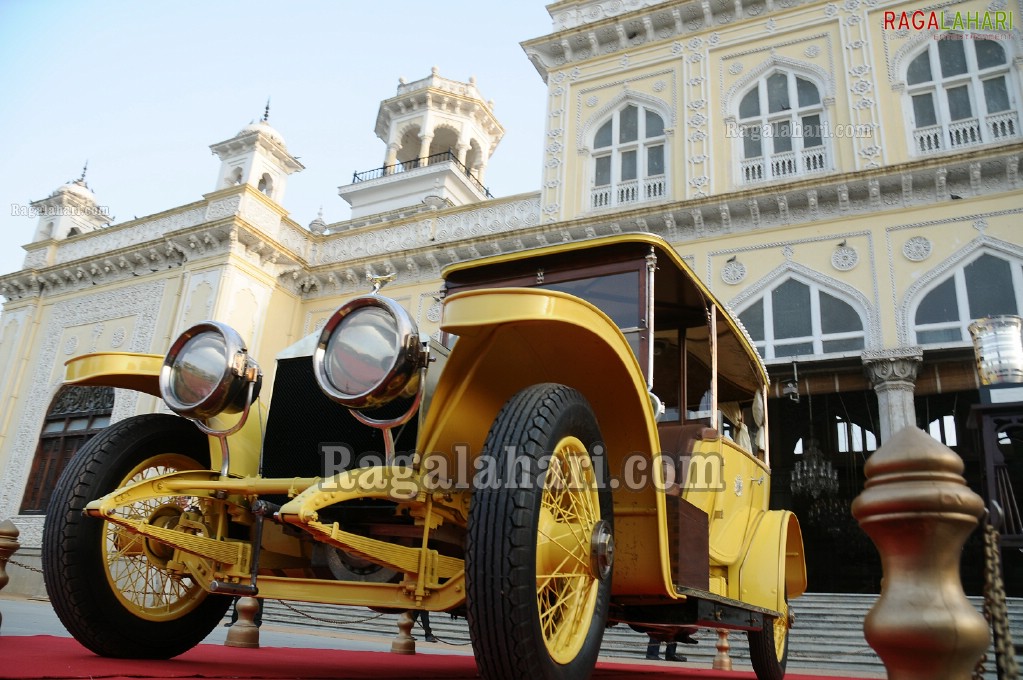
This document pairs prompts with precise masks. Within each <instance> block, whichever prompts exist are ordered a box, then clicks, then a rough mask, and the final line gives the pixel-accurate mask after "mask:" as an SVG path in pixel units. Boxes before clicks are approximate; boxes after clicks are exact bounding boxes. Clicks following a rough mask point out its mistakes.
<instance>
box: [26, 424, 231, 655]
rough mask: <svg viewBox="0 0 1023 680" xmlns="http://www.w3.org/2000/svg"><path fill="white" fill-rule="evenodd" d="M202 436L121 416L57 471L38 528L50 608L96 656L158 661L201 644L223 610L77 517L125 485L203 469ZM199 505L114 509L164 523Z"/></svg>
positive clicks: (178, 502) (223, 601) (141, 545)
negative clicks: (48, 503)
mask: <svg viewBox="0 0 1023 680" xmlns="http://www.w3.org/2000/svg"><path fill="white" fill-rule="evenodd" d="M207 441H208V440H207V438H206V437H205V436H204V435H202V434H201V433H200V432H199V431H198V430H197V429H196V428H195V426H194V425H193V424H192V423H190V422H189V421H187V420H185V419H183V418H179V417H177V416H170V415H164V414H154V415H144V416H138V417H135V418H128V419H126V420H123V421H121V422H119V423H117V424H115V425H112V426H110V427H108V428H107V429H105V430H103V431H102V432H101V433H100V434H98V435H96V436H95V437H93V438H92V439H91V440H90V441H89V443H88V444H86V445H85V446H84V447H83V448H82V449H81V450H80V451H78V453H77V454H76V455H75V457H74V458H72V459H71V461H70V462H69V463H68V465H67V467H66V468H65V469H64V472H63V474H62V475H61V477H60V480H59V481H58V482H57V487H56V488H55V489H54V492H53V496H52V497H51V499H50V505H49V509H48V510H47V515H46V524H45V527H44V530H43V551H42V558H43V577H44V580H45V582H46V590H47V592H48V593H49V596H50V602H51V603H52V604H53V608H54V610H55V611H56V612H57V616H58V617H59V618H60V620H61V622H62V623H63V624H64V626H65V627H66V628H67V629H68V632H70V633H71V634H72V635H73V636H74V637H75V639H77V640H78V641H79V642H80V643H82V644H83V645H84V646H85V647H87V648H89V649H90V650H92V651H93V652H95V653H96V654H99V655H101V656H110V657H120V658H144V659H166V658H170V657H172V656H177V655H178V654H181V653H183V652H185V651H187V650H189V649H191V648H192V647H194V646H195V645H197V644H199V643H200V642H201V641H202V640H203V639H204V638H205V637H206V636H207V635H208V634H209V632H210V631H212V630H213V628H214V627H215V626H216V625H217V623H218V622H219V621H220V620H221V619H222V618H223V617H224V613H225V612H226V611H227V608H228V607H229V606H230V604H231V598H230V597H225V596H222V595H208V594H207V593H206V592H205V591H204V590H203V589H202V588H201V587H200V586H199V584H198V583H196V582H195V581H194V580H192V579H190V578H188V577H187V576H182V575H180V574H178V573H175V572H173V571H171V570H169V569H167V568H165V564H161V561H165V560H163V558H166V557H168V555H167V554H166V553H168V552H172V551H167V550H166V549H165V548H163V547H162V546H161V545H159V544H157V543H152V542H147V541H146V539H144V538H143V537H141V536H139V535H138V534H133V533H130V532H128V531H126V530H125V529H123V528H122V527H119V526H117V525H116V524H112V523H110V522H105V521H102V520H99V519H94V518H92V517H85V516H83V515H82V509H83V508H84V507H85V505H86V504H87V503H89V502H90V501H92V500H94V499H96V498H99V497H101V496H103V495H105V494H107V493H109V492H111V491H113V490H115V489H119V488H121V487H124V486H126V485H128V484H130V483H133V482H137V481H141V480H143V479H147V478H149V477H153V476H155V475H159V474H164V473H167V472H173V471H180V470H208V469H209V465H210V455H209V448H208V446H209V445H208V443H207ZM197 502H198V499H187V498H180V497H174V498H172V497H168V498H166V499H157V500H152V501H145V502H139V503H135V504H133V505H130V506H128V507H127V508H121V509H119V510H118V511H117V512H118V513H122V514H126V515H129V516H131V517H133V518H136V519H150V521H154V522H162V523H170V522H173V521H175V520H176V519H177V516H178V515H179V514H180V512H181V510H184V509H186V507H189V506H192V505H194V504H197Z"/></svg>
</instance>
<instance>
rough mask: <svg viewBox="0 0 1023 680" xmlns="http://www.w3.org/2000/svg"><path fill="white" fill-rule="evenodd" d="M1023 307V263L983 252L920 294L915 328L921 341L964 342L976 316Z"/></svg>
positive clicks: (1004, 312) (1016, 311)
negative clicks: (1022, 265) (1021, 264)
mask: <svg viewBox="0 0 1023 680" xmlns="http://www.w3.org/2000/svg"><path fill="white" fill-rule="evenodd" d="M1021 309H1023V267H1021V266H1020V263H1019V262H1010V261H1008V260H1006V259H1003V258H1001V257H997V256H995V255H991V254H989V253H984V254H982V255H981V256H980V257H978V258H976V259H974V260H972V261H971V262H968V263H967V264H965V265H963V266H961V267H959V268H958V269H956V270H955V271H954V272H952V274H950V275H949V276H948V277H946V278H945V279H943V280H941V281H940V282H938V283H937V284H935V285H934V286H932V287H931V288H930V290H928V292H927V293H926V294H925V295H924V296H923V297H922V298H920V301H919V302H918V303H917V305H916V309H915V311H914V314H913V329H914V331H915V332H916V342H917V344H920V345H932V344H935V343H948V342H963V341H967V340H969V338H970V333H969V331H968V330H967V328H968V327H969V325H970V322H971V321H972V320H973V319H979V318H980V317H983V316H991V315H994V314H1019V310H1021Z"/></svg>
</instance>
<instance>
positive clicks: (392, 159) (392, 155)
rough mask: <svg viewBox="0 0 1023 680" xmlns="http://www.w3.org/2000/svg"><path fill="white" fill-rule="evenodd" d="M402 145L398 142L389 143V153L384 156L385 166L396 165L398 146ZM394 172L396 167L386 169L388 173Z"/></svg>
mask: <svg viewBox="0 0 1023 680" xmlns="http://www.w3.org/2000/svg"><path fill="white" fill-rule="evenodd" d="M400 146H401V145H400V144H398V143H397V142H391V143H390V144H388V145H387V154H386V155H385V156H384V167H388V166H392V165H396V164H397V163H398V148H399V147H400ZM392 172H394V169H393V168H391V169H390V170H387V171H385V173H386V174H390V173H392Z"/></svg>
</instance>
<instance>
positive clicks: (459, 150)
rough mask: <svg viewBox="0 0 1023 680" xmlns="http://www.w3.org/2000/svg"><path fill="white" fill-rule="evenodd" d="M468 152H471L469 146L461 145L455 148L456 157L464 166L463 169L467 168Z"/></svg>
mask: <svg viewBox="0 0 1023 680" xmlns="http://www.w3.org/2000/svg"><path fill="white" fill-rule="evenodd" d="M468 152H469V145H468V144H465V143H460V144H458V146H456V147H455V157H456V158H457V159H458V162H459V163H461V164H462V167H463V168H464V167H465V155H466V154H467V153H468Z"/></svg>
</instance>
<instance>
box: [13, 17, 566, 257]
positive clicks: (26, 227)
mask: <svg viewBox="0 0 1023 680" xmlns="http://www.w3.org/2000/svg"><path fill="white" fill-rule="evenodd" d="M550 30H551V20H550V16H549V15H548V14H547V11H546V9H545V4H544V3H543V2H541V1H531V2H507V1H505V2H497V1H489V2H487V1H484V2H481V1H479V0H476V1H471V0H437V1H435V2H424V1H423V0H370V1H366V0H360V1H358V2H356V1H353V0H338V1H335V2H330V1H327V0H300V1H296V2H269V1H266V0H245V1H244V2H243V1H235V0H229V1H219V2H205V1H203V2H200V1H198V0H179V1H176V2H128V1H119V2H115V1H87V0H74V1H72V0H0V89H2V95H0V130H3V137H4V145H3V152H2V156H0V157H2V162H0V273H9V272H12V271H15V270H17V269H20V267H21V263H22V260H23V257H24V251H23V250H22V248H21V246H22V245H23V244H25V243H28V242H29V240H30V239H31V237H32V234H33V231H34V229H35V225H36V220H35V219H33V218H29V217H22V216H12V215H11V204H12V203H13V204H18V205H27V204H28V203H29V202H31V201H34V200H37V199H40V198H44V197H45V196H47V195H49V193H50V192H52V191H53V190H54V189H55V188H56V187H57V186H58V185H60V184H62V183H64V182H67V181H69V180H72V179H75V178H77V177H78V175H79V174H80V172H81V169H82V165H83V163H84V162H85V161H86V160H88V162H89V171H88V176H87V178H86V179H87V182H88V184H89V187H90V188H91V189H92V190H93V191H94V192H95V194H96V196H97V199H98V201H99V203H100V204H101V205H105V206H109V208H110V214H111V215H112V216H113V217H115V222H123V221H127V220H130V219H133V217H134V216H136V215H137V216H139V217H142V216H144V215H150V214H153V213H157V212H160V211H163V210H167V209H170V208H173V207H175V206H178V205H181V204H184V203H189V202H192V201H196V200H199V199H201V197H202V194H204V193H207V192H209V191H212V190H213V189H214V187H215V181H216V178H217V171H218V169H219V160H218V159H217V158H216V156H214V155H213V154H212V153H211V152H210V150H209V145H210V144H212V143H215V142H220V141H223V140H225V139H228V138H230V137H232V136H234V134H235V133H237V132H238V130H240V129H241V128H242V127H244V126H245V125H247V124H248V123H250V122H252V121H253V120H256V119H258V118H259V117H260V116H261V115H262V113H263V107H264V105H265V103H266V99H267V97H268V96H269V97H271V100H272V101H271V110H270V123H271V124H272V125H273V126H274V127H275V128H277V130H279V131H280V133H281V134H282V135H283V136H284V138H285V141H286V142H287V145H288V150H289V151H291V153H292V154H294V155H296V156H299V157H300V158H301V162H302V163H303V164H304V165H305V167H306V169H305V170H304V171H302V172H300V173H298V174H295V175H292V176H291V178H290V179H289V181H288V189H287V195H286V196H285V199H284V205H285V207H286V208H288V209H289V210H290V211H291V216H292V218H293V219H295V220H296V221H297V222H299V223H300V224H302V225H307V224H308V223H309V221H310V220H312V219H313V218H314V217H315V216H316V212H317V210H318V209H319V208H320V206H322V207H323V212H324V218H325V219H326V220H327V221H328V222H335V221H338V220H343V219H347V218H348V216H349V209H348V204H347V203H345V201H344V200H343V199H341V198H340V197H339V196H338V195H337V187H338V186H339V185H343V184H348V183H349V182H351V177H352V172H353V171H356V170H368V169H371V168H375V167H379V166H380V165H382V164H383V159H384V151H385V148H384V143H383V142H382V141H380V140H379V139H377V137H376V135H375V134H374V132H373V126H374V123H375V121H376V113H377V109H378V107H379V103H380V101H382V100H383V99H387V98H388V97H392V96H394V95H395V93H396V88H397V85H398V78H399V77H404V78H406V79H407V80H409V81H412V80H418V79H420V78H424V77H426V76H428V75H429V74H430V68H431V67H433V66H437V67H438V68H439V69H440V75H441V76H444V77H447V78H452V79H455V80H468V78H469V77H470V76H473V75H474V76H476V81H477V85H478V87H479V89H480V91H481V92H482V94H483V96H484V97H485V98H486V99H490V100H493V101H494V104H495V114H496V115H497V117H498V120H500V121H501V123H502V124H503V125H504V127H505V130H506V132H505V136H504V139H503V141H502V142H501V144H500V145H499V146H498V148H497V151H496V153H495V154H494V156H493V158H492V159H491V164H490V166H489V168H488V170H487V178H486V183H487V185H488V186H489V187H490V188H491V191H492V192H493V193H494V195H495V196H507V195H511V194H516V193H522V192H526V191H535V190H537V189H539V185H540V181H539V178H540V171H541V167H540V164H541V162H542V153H543V126H544V116H545V93H546V87H545V85H544V84H543V81H542V80H541V78H540V76H539V74H538V73H537V72H536V70H535V69H534V68H533V66H532V64H530V62H529V60H528V59H527V58H526V56H525V53H524V52H523V50H522V48H521V47H520V46H519V43H520V42H521V41H524V40H529V39H531V38H535V37H539V36H541V35H545V34H547V33H549V32H550Z"/></svg>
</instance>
